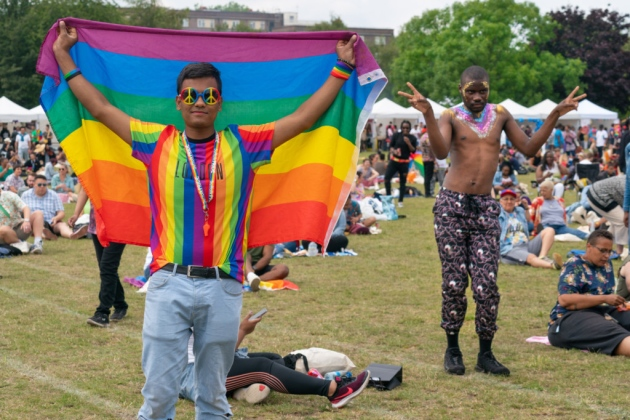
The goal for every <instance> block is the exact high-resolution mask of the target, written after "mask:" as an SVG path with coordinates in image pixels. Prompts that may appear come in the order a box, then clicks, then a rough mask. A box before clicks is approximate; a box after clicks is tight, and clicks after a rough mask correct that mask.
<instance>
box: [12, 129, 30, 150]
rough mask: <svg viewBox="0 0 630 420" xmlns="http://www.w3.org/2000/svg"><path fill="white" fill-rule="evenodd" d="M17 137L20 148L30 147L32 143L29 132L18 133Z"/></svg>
mask: <svg viewBox="0 0 630 420" xmlns="http://www.w3.org/2000/svg"><path fill="white" fill-rule="evenodd" d="M15 139H16V140H17V142H18V149H28V146H29V145H30V144H31V136H30V135H29V134H28V133H24V134H22V133H18V135H17V136H16V137H15Z"/></svg>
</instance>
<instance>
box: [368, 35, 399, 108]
mask: <svg viewBox="0 0 630 420" xmlns="http://www.w3.org/2000/svg"><path fill="white" fill-rule="evenodd" d="M368 47H370V51H371V52H372V55H373V56H374V59H375V60H376V62H377V63H378V65H379V66H380V68H381V70H383V73H385V76H387V77H388V78H389V77H391V74H392V65H393V63H394V61H395V60H396V57H398V48H397V47H396V40H395V39H394V40H393V42H390V43H389V44H387V45H371V44H368ZM390 80H391V79H390ZM394 96H396V94H395V92H394V91H393V85H392V83H391V82H390V83H388V84H387V85H386V86H385V89H383V92H382V93H381V96H380V97H381V98H389V99H392V98H394Z"/></svg>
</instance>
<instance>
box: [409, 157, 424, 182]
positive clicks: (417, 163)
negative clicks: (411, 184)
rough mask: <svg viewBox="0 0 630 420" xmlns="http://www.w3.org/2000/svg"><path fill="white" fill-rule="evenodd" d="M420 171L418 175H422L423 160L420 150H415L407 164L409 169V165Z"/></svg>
mask: <svg viewBox="0 0 630 420" xmlns="http://www.w3.org/2000/svg"><path fill="white" fill-rule="evenodd" d="M412 164H413V167H414V168H415V169H416V171H418V172H419V173H420V175H422V176H424V162H423V161H422V152H416V153H412V154H411V162H410V164H409V168H410V169H411V165H412Z"/></svg>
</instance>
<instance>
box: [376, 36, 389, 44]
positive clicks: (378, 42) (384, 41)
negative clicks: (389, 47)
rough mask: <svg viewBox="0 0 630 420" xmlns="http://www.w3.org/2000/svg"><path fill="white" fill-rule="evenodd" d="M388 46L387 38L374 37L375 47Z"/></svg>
mask: <svg viewBox="0 0 630 420" xmlns="http://www.w3.org/2000/svg"><path fill="white" fill-rule="evenodd" d="M385 44H387V38H386V37H384V36H375V37H374V45H385Z"/></svg>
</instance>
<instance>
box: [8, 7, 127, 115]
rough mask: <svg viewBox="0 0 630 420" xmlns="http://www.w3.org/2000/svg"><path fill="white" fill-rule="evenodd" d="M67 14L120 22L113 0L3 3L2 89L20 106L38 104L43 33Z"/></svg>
mask: <svg viewBox="0 0 630 420" xmlns="http://www.w3.org/2000/svg"><path fill="white" fill-rule="evenodd" d="M64 16H73V17H77V18H82V19H92V20H99V21H103V22H114V23H121V22H122V17H121V14H120V12H119V9H118V8H117V6H116V5H115V4H114V3H110V2H107V1H103V0H3V1H2V2H0V51H2V54H0V74H1V75H2V77H1V78H0V92H1V94H2V95H4V96H7V97H8V98H10V99H11V100H13V101H15V102H17V103H19V104H20V105H22V106H24V107H27V108H32V107H34V106H36V105H37V104H38V102H39V101H38V98H39V93H40V90H41V87H42V81H43V77H42V76H40V75H38V74H37V73H36V72H35V65H36V63H37V55H38V53H39V48H40V46H41V44H42V40H43V39H44V36H45V35H46V33H47V32H48V30H49V29H50V28H51V26H52V25H53V24H54V23H55V22H56V21H57V19H58V18H60V17H64Z"/></svg>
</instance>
